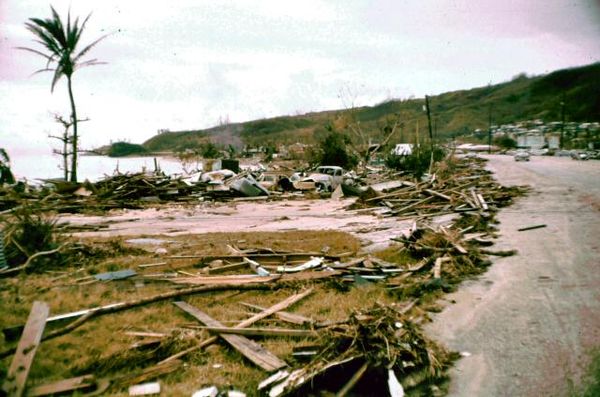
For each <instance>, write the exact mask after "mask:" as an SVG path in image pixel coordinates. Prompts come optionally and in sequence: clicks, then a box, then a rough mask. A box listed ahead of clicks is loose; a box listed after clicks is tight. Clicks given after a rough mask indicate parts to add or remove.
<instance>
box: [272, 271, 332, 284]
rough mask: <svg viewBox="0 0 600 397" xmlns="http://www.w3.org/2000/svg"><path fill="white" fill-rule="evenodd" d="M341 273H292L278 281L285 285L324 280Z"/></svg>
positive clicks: (282, 276) (284, 275)
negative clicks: (287, 283) (293, 282)
mask: <svg viewBox="0 0 600 397" xmlns="http://www.w3.org/2000/svg"><path fill="white" fill-rule="evenodd" d="M341 274H342V272H341V271H339V270H334V271H319V272H312V271H308V272H300V273H292V274H283V275H281V278H280V279H279V281H280V282H283V283H286V282H290V281H308V280H320V279H324V278H330V277H337V276H339V275H341Z"/></svg>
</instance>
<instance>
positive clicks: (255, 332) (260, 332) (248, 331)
mask: <svg viewBox="0 0 600 397" xmlns="http://www.w3.org/2000/svg"><path fill="white" fill-rule="evenodd" d="M192 328H193V329H205V330H207V331H210V332H217V333H219V334H234V335H244V336H287V337H299V338H304V337H311V336H312V337H314V336H317V335H318V333H317V332H315V331H310V330H305V329H289V328H238V327H202V326H196V327H192Z"/></svg>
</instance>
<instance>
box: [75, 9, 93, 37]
mask: <svg viewBox="0 0 600 397" xmlns="http://www.w3.org/2000/svg"><path fill="white" fill-rule="evenodd" d="M91 16H92V13H91V12H90V13H89V14H88V16H87V17H85V19H84V20H83V23H82V24H81V27H80V28H79V29H78V30H79V33H78V34H77V40H76V42H77V43H79V39H80V38H81V34H82V33H83V30H84V29H85V25H86V24H87V21H88V19H90V17H91Z"/></svg>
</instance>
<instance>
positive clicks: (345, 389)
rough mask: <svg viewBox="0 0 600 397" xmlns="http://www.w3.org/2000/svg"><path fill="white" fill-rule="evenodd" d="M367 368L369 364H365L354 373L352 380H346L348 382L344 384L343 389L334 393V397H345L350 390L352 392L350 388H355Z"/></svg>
mask: <svg viewBox="0 0 600 397" xmlns="http://www.w3.org/2000/svg"><path fill="white" fill-rule="evenodd" d="M368 368H369V363H368V362H365V363H364V364H363V365H362V366H361V367H360V368H359V369H358V371H356V372H355V373H354V375H352V378H350V380H348V382H346V384H345V385H344V387H342V389H341V390H340V391H339V392H337V393H336V395H335V397H345V396H346V395H347V394H348V392H350V390H352V388H353V387H354V386H356V384H357V383H358V381H359V380H360V378H362V377H363V375H364V374H365V372H367V369H368Z"/></svg>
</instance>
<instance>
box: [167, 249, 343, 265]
mask: <svg viewBox="0 0 600 397" xmlns="http://www.w3.org/2000/svg"><path fill="white" fill-rule="evenodd" d="M312 256H322V257H325V258H326V259H329V260H339V259H340V256H339V255H323V253H322V252H291V253H285V254H249V253H246V254H236V255H174V256H169V257H167V259H202V260H203V261H205V262H210V261H213V260H215V259H222V260H229V261H231V260H243V258H244V257H246V258H250V259H253V260H257V261H259V262H261V263H262V260H261V259H279V260H280V261H281V260H282V259H283V258H284V257H287V259H292V260H301V259H305V260H309V259H310V258H311V257H312Z"/></svg>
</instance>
